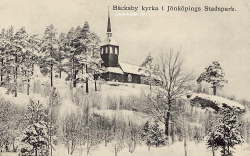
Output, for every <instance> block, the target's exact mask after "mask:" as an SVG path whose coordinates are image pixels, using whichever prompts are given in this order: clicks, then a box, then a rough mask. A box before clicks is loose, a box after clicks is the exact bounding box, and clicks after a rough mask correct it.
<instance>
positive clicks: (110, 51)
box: [109, 46, 113, 54]
mask: <svg viewBox="0 0 250 156" xmlns="http://www.w3.org/2000/svg"><path fill="white" fill-rule="evenodd" d="M109 53H110V54H112V53H113V47H111V46H110V47H109Z"/></svg>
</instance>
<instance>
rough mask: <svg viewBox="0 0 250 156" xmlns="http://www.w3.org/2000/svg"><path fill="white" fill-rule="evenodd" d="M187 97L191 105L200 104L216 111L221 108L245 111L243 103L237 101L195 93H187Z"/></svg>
mask: <svg viewBox="0 0 250 156" xmlns="http://www.w3.org/2000/svg"><path fill="white" fill-rule="evenodd" d="M187 98H188V99H189V100H190V102H191V103H192V104H193V105H196V106H200V107H201V108H206V107H208V108H212V109H214V110H216V111H218V110H219V109H221V108H236V109H238V110H240V111H242V112H244V111H245V108H244V106H243V105H241V104H240V103H238V102H235V101H232V100H229V99H226V98H223V97H219V96H214V95H208V94H201V93H195V94H192V95H187Z"/></svg>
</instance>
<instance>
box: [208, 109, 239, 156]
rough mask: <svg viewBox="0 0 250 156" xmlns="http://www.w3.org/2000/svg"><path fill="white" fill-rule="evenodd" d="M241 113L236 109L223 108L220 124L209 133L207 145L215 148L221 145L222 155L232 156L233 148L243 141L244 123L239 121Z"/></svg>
mask: <svg viewBox="0 0 250 156" xmlns="http://www.w3.org/2000/svg"><path fill="white" fill-rule="evenodd" d="M239 113H240V112H239V111H237V110H236V109H229V108H225V109H223V110H221V112H220V117H219V124H218V125H216V126H215V127H213V130H212V131H211V133H210V134H209V139H208V141H207V146H208V147H209V148H210V147H213V148H215V149H217V148H218V147H221V148H222V150H221V154H222V156H231V155H232V153H233V151H232V150H231V148H234V146H235V145H237V144H241V143H242V142H243V136H242V135H241V134H240V128H241V127H242V123H239V122H238V121H237V116H238V115H239Z"/></svg>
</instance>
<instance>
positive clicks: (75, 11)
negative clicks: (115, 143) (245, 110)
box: [0, 0, 250, 100]
mask: <svg viewBox="0 0 250 156" xmlns="http://www.w3.org/2000/svg"><path fill="white" fill-rule="evenodd" d="M113 5H120V6H124V5H125V6H131V5H132V6H137V7H139V10H138V11H137V12H136V13H145V14H144V16H117V14H118V13H123V12H128V13H133V11H114V10H112V6H113ZM168 5H170V6H187V7H188V6H194V7H201V9H202V11H201V12H178V11H175V12H167V11H166V9H167V6H168ZM249 5H250V2H249V1H248V0H238V1H235V0H220V2H217V0H210V1H200V0H186V1H185V2H183V1H181V0H175V1H170V0H162V1H160V0H154V1H152V0H143V1H137V0H126V1H125V0H119V1H117V0H112V1H103V0H99V1H97V0H0V28H4V27H5V28H7V27H9V26H10V25H13V26H14V28H15V29H18V28H21V27H22V26H24V27H25V28H26V30H27V32H28V33H29V34H39V35H40V36H42V35H43V32H44V30H45V28H46V26H48V25H50V24H53V25H54V26H55V27H56V28H57V30H58V33H61V32H67V31H68V30H69V29H70V28H71V27H77V26H78V25H80V26H81V27H82V26H83V25H84V22H85V21H88V22H89V24H90V28H91V30H92V31H94V32H95V33H96V34H97V35H98V36H100V38H101V40H103V39H104V38H105V36H106V26H107V10H108V7H107V6H110V16H111V27H112V32H113V37H114V38H115V40H116V41H117V42H118V44H119V45H120V56H119V59H120V60H121V61H123V62H127V63H132V64H136V65H140V64H141V63H142V61H143V60H144V59H145V57H146V56H147V55H148V53H149V52H151V54H152V56H153V57H157V56H158V54H159V53H160V52H161V49H162V51H163V52H168V51H169V48H170V47H172V48H173V49H174V50H179V49H181V52H182V54H183V56H184V58H185V60H186V62H185V66H186V67H187V68H188V69H190V70H194V72H195V73H196V74H197V75H198V74H199V73H201V72H202V71H204V68H205V67H206V66H208V65H209V64H211V63H212V61H219V63H220V64H221V66H222V68H223V69H224V72H225V74H226V79H227V80H228V81H229V82H228V83H227V84H226V85H225V87H224V89H223V91H224V92H226V93H227V94H229V95H236V97H238V98H246V99H248V100H250V96H249V95H250V89H249V83H250V62H249V61H250V40H249V36H250V20H249V19H250V6H249ZM142 6H155V7H158V8H159V9H161V7H162V6H164V11H161V10H158V11H147V12H144V11H142V10H141V7H142ZM204 6H211V7H215V6H219V7H231V6H233V7H234V8H235V9H236V11H235V12H205V11H204V9H203V8H204Z"/></svg>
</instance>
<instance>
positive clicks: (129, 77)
mask: <svg viewBox="0 0 250 156" xmlns="http://www.w3.org/2000/svg"><path fill="white" fill-rule="evenodd" d="M128 82H132V75H131V74H128Z"/></svg>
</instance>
